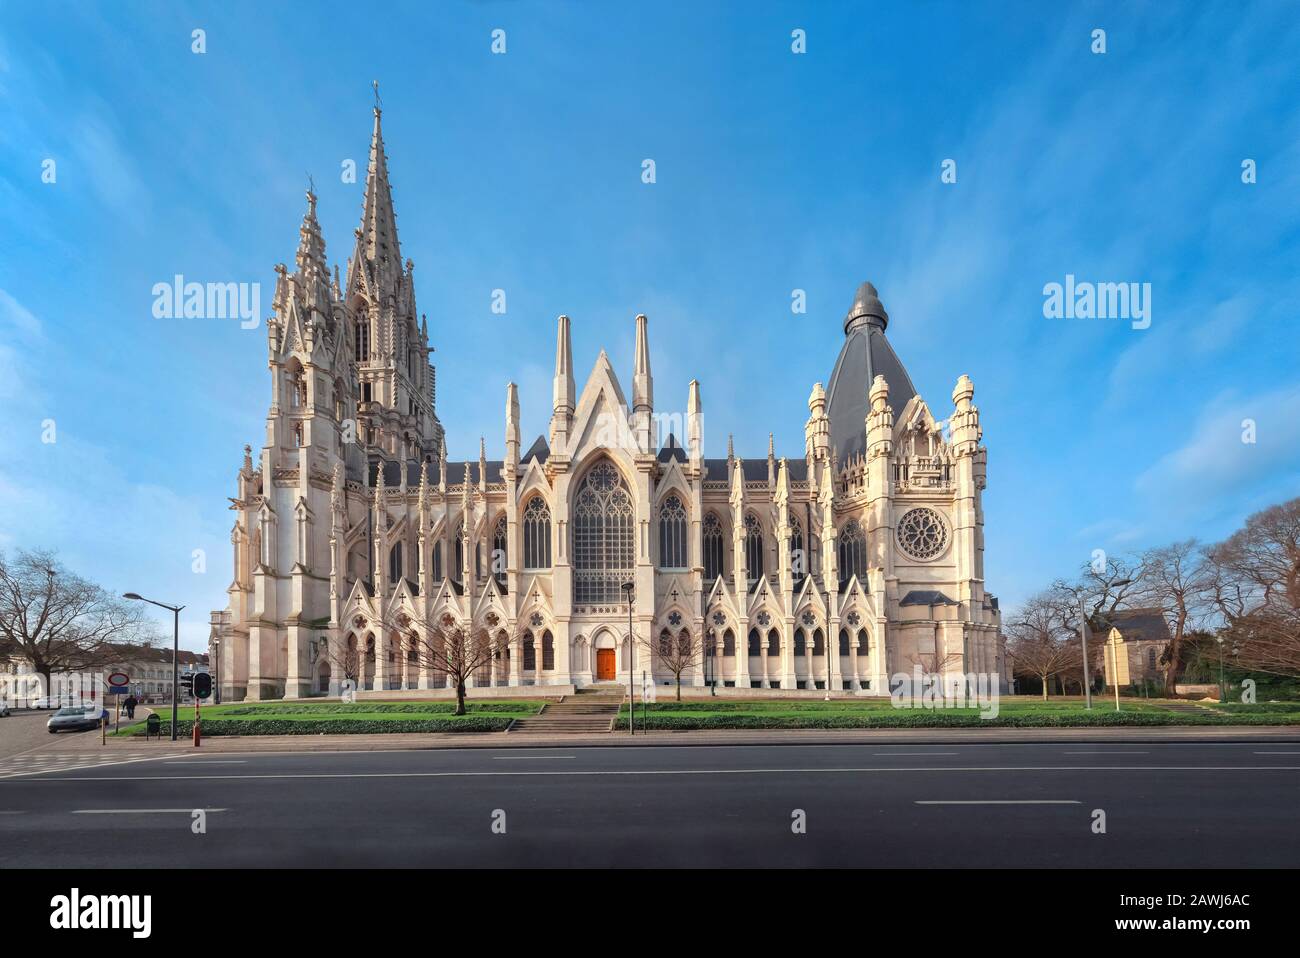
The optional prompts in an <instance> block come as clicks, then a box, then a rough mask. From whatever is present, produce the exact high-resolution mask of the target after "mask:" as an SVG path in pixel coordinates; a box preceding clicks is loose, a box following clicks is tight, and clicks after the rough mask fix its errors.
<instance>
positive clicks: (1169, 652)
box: [1142, 539, 1215, 695]
mask: <svg viewBox="0 0 1300 958" xmlns="http://www.w3.org/2000/svg"><path fill="white" fill-rule="evenodd" d="M1142 568H1143V573H1144V574H1143V597H1144V599H1145V600H1146V603H1147V604H1149V605H1150V606H1151V607H1153V608H1158V609H1160V611H1161V612H1162V613H1163V614H1164V617H1165V619H1166V620H1167V621H1168V623H1169V625H1170V630H1169V632H1170V635H1171V636H1172V638H1171V639H1170V642H1169V645H1168V647H1167V648H1166V649H1165V652H1164V654H1163V655H1162V656H1161V657H1160V661H1161V664H1162V665H1164V667H1165V693H1166V694H1170V695H1172V694H1173V691H1174V686H1175V685H1176V684H1177V682H1178V673H1179V671H1180V670H1181V667H1182V654H1183V653H1182V649H1183V640H1184V638H1185V637H1186V635H1187V632H1188V631H1189V629H1190V628H1191V627H1192V626H1194V625H1196V624H1199V623H1200V622H1201V621H1202V620H1203V619H1204V618H1205V616H1206V614H1207V613H1208V612H1209V611H1210V609H1211V607H1212V606H1211V597H1212V595H1213V589H1214V584H1215V575H1214V572H1213V571H1212V569H1211V564H1210V563H1209V562H1208V561H1207V559H1206V555H1205V551H1204V550H1203V549H1202V548H1201V546H1200V545H1199V544H1198V543H1197V542H1196V540H1195V539H1186V540H1184V541H1182V542H1175V543H1174V544H1173V545H1168V546H1165V547H1164V548H1161V549H1150V550H1148V551H1147V552H1145V553H1144V554H1143V556H1142Z"/></svg>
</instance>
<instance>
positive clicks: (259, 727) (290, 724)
mask: <svg viewBox="0 0 1300 958" xmlns="http://www.w3.org/2000/svg"><path fill="white" fill-rule="evenodd" d="M512 721H513V719H509V718H489V717H487V716H477V717H476V716H469V717H467V718H459V719H453V718H446V719H441V718H433V719H391V720H390V719H379V720H375V719H370V720H358V721H349V720H347V719H330V720H327V721H321V722H311V721H306V722H296V721H290V720H287V719H258V720H245V719H216V718H210V719H207V720H205V721H204V722H203V735H204V737H205V738H211V737H214V736H218V735H369V734H374V733H385V734H386V733H392V732H504V731H505V730H506V728H508V727H509V725H510V723H511V722H512ZM171 725H172V723H171V722H170V721H166V720H164V721H163V723H162V727H161V732H162V734H163V735H164V736H168V737H170V736H171V734H172V733H171ZM176 731H177V734H178V735H180V737H181V738H190V737H191V736H192V735H193V734H194V720H193V719H184V720H182V721H179V722H177V723H176ZM144 733H145V729H144V726H143V724H141V725H136V726H132V727H131V730H130V732H129V734H131V735H143V734H144Z"/></svg>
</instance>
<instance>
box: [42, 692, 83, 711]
mask: <svg viewBox="0 0 1300 958" xmlns="http://www.w3.org/2000/svg"><path fill="white" fill-rule="evenodd" d="M77 704H83V703H81V702H79V701H77V700H73V699H68V698H67V697H66V696H65V697H64V698H60V697H59V696H57V695H42V696H41V697H40V698H38V699H36V700H35V701H34V702H32V704H31V708H34V709H61V708H64V707H65V706H69V705H77ZM86 704H92V705H93V704H94V703H86Z"/></svg>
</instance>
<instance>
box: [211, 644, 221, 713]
mask: <svg viewBox="0 0 1300 958" xmlns="http://www.w3.org/2000/svg"><path fill="white" fill-rule="evenodd" d="M212 674H213V679H214V681H213V683H212V702H213V704H214V705H220V704H221V640H220V639H213V640H212Z"/></svg>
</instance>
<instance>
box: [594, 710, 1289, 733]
mask: <svg viewBox="0 0 1300 958" xmlns="http://www.w3.org/2000/svg"><path fill="white" fill-rule="evenodd" d="M636 721H637V727H638V728H640V727H641V723H642V717H641V715H640V713H638V714H637V717H636ZM1296 724H1300V715H1287V714H1285V713H1273V714H1268V715H1235V716H1231V717H1229V716H1226V715H1225V716H1219V715H1191V714H1184V713H1179V712H1169V713H1168V714H1155V713H1151V712H1093V713H1091V714H1088V713H1084V714H1081V715H1080V714H1073V715H1051V714H1042V713H1039V714H1030V715H1016V714H1014V713H1011V714H1008V713H1005V712H1004V713H1002V714H1000V715H999V716H998V717H997V718H993V719H982V718H980V717H979V716H978V715H970V714H965V715H957V714H953V713H952V712H941V711H928V710H924V709H914V710H913V709H907V710H901V709H900V710H899V711H889V712H881V713H879V714H876V715H871V714H863V713H859V714H856V715H806V716H805V715H752V714H751V715H698V716H696V715H664V714H656V713H655V712H654V711H651V712H650V713H649V715H648V716H647V720H646V725H645V727H646V728H648V729H659V730H665V731H690V730H709V729H869V728H1089V727H1094V726H1103V727H1106V726H1147V727H1153V726H1162V725H1296ZM618 727H619V728H622V729H626V728H627V714H626V713H623V714H621V715H620V716H619V719H618Z"/></svg>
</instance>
